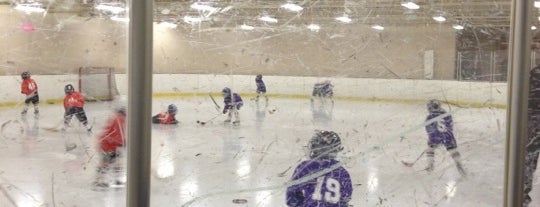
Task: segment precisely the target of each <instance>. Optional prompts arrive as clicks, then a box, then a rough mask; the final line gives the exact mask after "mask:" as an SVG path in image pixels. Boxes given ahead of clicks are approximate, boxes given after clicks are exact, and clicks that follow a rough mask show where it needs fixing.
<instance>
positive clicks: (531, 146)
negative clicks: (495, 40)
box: [523, 65, 540, 206]
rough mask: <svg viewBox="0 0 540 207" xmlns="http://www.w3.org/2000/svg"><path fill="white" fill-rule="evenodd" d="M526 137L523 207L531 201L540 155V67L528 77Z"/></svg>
mask: <svg viewBox="0 0 540 207" xmlns="http://www.w3.org/2000/svg"><path fill="white" fill-rule="evenodd" d="M527 113H528V120H529V123H528V134H529V135H528V137H527V146H526V148H525V151H526V154H525V189H524V190H525V191H524V199H523V206H528V205H529V203H530V202H531V201H532V199H531V197H530V196H529V193H530V192H531V191H532V187H533V177H534V172H535V171H536V167H537V165H538V155H539V153H540V65H537V66H536V67H534V68H533V69H532V70H531V72H530V77H529V105H528V112H527Z"/></svg>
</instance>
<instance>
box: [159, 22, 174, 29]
mask: <svg viewBox="0 0 540 207" xmlns="http://www.w3.org/2000/svg"><path fill="white" fill-rule="evenodd" d="M159 25H160V26H162V27H166V28H169V29H175V28H176V27H178V25H176V24H175V23H172V22H160V23H159Z"/></svg>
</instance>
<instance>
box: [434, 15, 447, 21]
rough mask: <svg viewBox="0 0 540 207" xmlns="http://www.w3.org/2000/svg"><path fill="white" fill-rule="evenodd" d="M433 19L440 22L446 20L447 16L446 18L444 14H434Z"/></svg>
mask: <svg viewBox="0 0 540 207" xmlns="http://www.w3.org/2000/svg"><path fill="white" fill-rule="evenodd" d="M433 19H434V20H435V21H438V22H444V21H446V18H444V17H443V16H434V17H433Z"/></svg>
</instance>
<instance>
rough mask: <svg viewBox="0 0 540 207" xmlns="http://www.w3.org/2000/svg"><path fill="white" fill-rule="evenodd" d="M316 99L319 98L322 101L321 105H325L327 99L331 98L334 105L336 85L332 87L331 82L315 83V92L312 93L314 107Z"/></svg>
mask: <svg viewBox="0 0 540 207" xmlns="http://www.w3.org/2000/svg"><path fill="white" fill-rule="evenodd" d="M315 97H319V99H320V100H321V103H323V104H324V102H325V99H326V98H330V101H332V105H333V104H334V85H332V83H330V81H329V80H325V81H323V82H319V83H315V85H314V86H313V92H312V93H311V105H312V106H313V102H314V99H315Z"/></svg>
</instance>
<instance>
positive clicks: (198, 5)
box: [190, 2, 217, 13]
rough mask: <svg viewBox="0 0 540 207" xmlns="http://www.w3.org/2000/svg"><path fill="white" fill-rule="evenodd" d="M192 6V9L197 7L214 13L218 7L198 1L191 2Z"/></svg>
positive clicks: (199, 9)
mask: <svg viewBox="0 0 540 207" xmlns="http://www.w3.org/2000/svg"><path fill="white" fill-rule="evenodd" d="M190 7H191V8H192V9H196V10H198V11H207V12H212V13H213V12H215V11H217V8H215V7H212V6H208V5H205V4H199V3H198V2H195V3H193V4H191V6H190Z"/></svg>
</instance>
